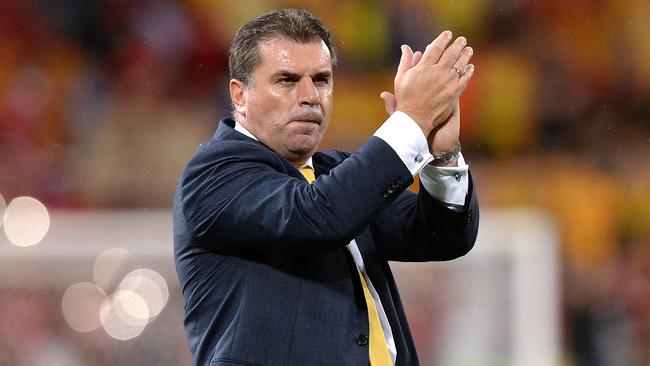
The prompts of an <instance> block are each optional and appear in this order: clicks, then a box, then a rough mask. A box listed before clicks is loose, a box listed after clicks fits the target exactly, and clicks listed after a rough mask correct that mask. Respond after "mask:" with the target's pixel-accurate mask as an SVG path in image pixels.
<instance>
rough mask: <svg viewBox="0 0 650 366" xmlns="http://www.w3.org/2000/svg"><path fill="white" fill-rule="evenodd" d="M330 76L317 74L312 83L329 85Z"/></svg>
mask: <svg viewBox="0 0 650 366" xmlns="http://www.w3.org/2000/svg"><path fill="white" fill-rule="evenodd" d="M329 83H330V78H329V77H328V76H317V77H315V78H314V84H316V85H329Z"/></svg>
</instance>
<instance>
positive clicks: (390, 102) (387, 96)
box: [379, 91, 397, 114]
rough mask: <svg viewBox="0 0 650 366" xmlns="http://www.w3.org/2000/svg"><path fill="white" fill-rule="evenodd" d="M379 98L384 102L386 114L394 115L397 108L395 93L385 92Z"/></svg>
mask: <svg viewBox="0 0 650 366" xmlns="http://www.w3.org/2000/svg"><path fill="white" fill-rule="evenodd" d="M379 97H380V98H381V99H383V100H384V107H385V108H386V112H388V114H393V112H395V107H396V106H397V101H396V100H395V96H394V95H393V93H389V92H387V91H383V92H381V94H379Z"/></svg>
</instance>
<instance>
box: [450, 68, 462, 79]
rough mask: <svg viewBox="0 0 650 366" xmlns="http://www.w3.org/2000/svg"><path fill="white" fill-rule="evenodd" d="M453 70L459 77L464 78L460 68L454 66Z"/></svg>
mask: <svg viewBox="0 0 650 366" xmlns="http://www.w3.org/2000/svg"><path fill="white" fill-rule="evenodd" d="M452 69H454V71H456V73H457V74H458V77H461V76H463V71H462V70H461V69H459V68H458V67H456V66H454V67H452Z"/></svg>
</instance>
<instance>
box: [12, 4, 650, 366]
mask: <svg viewBox="0 0 650 366" xmlns="http://www.w3.org/2000/svg"><path fill="white" fill-rule="evenodd" d="M278 7H304V8H307V9H308V10H311V11H312V12H313V13H314V14H315V15H317V16H318V17H320V18H321V19H322V20H323V21H324V22H325V23H326V24H327V25H328V26H329V27H330V28H331V30H332V31H333V33H334V35H335V37H336V38H337V46H338V49H339V66H338V67H337V69H336V70H335V104H334V110H335V112H334V117H333V120H332V123H331V125H330V129H329V132H328V135H327V136H326V138H325V140H324V142H323V145H322V148H324V149H327V148H338V149H342V150H347V151H354V150H355V149H356V148H357V147H359V146H360V145H361V144H362V143H363V142H364V141H365V140H366V139H367V138H368V136H369V135H371V134H372V132H373V131H374V130H375V129H376V128H377V127H378V126H379V125H380V124H381V123H382V122H383V120H384V119H385V118H386V112H385V111H384V108H383V104H382V102H381V99H380V98H379V93H380V92H381V91H382V90H391V89H392V78H393V76H394V72H395V68H396V64H397V62H398V59H399V46H400V45H401V44H403V43H406V44H409V45H411V46H412V47H413V48H416V49H423V48H424V46H425V45H426V44H427V43H428V42H429V41H430V40H431V39H432V38H433V37H435V36H436V35H437V34H438V33H440V32H441V31H443V30H445V29H450V30H452V32H453V33H454V34H455V35H456V36H459V35H464V36H466V37H467V38H468V40H469V44H470V45H471V46H472V47H473V48H474V50H475V56H474V58H473V60H472V62H473V63H474V64H475V65H476V73H475V76H474V78H473V80H472V82H471V84H470V86H469V87H468V89H467V90H466V91H465V93H464V95H463V97H462V99H461V110H462V131H461V134H462V138H461V141H462V143H463V154H464V156H465V158H466V160H467V161H468V163H469V164H470V167H471V170H472V173H473V176H474V180H475V182H476V187H477V190H478V195H479V199H480V202H481V206H482V207H500V208H503V207H510V208H518V207H534V208H537V209H539V210H541V211H543V212H546V213H547V214H548V215H549V216H550V217H551V218H552V219H553V221H554V222H555V225H556V226H557V228H558V233H559V239H560V249H559V253H560V272H559V276H560V293H559V299H560V302H559V306H560V310H559V313H560V315H561V318H560V319H559V323H560V324H561V332H562V334H561V339H562V363H563V364H566V365H650V3H649V2H648V1H647V0H597V1H593V0H592V1H587V0H577V1H533V0H492V1H489V0H436V1H434V0H419V1H415V0H404V1H389V0H383V1H369V0H345V1H333V2H312V1H281V0H266V1H236V2H235V1H225V0H184V1H181V0H178V1H173V0H144V1H126V0H104V1H94V2H89V1H83V0H61V1H56V2H54V1H47V0H30V1H16V0H0V9H2V10H1V11H0V49H2V51H1V52H0V194H1V196H0V198H1V197H4V199H0V201H5V202H6V203H5V204H2V205H0V210H2V211H4V209H3V207H4V206H8V205H10V202H11V201H12V200H13V199H15V198H16V197H20V196H30V197H34V198H36V199H38V200H39V201H40V202H42V203H43V204H44V205H45V207H47V208H48V209H52V210H57V209H62V210H125V209H129V210H159V209H162V210H165V209H169V208H170V205H171V200H172V196H173V191H174V189H175V185H176V181H177V179H178V176H179V173H180V171H181V170H182V169H183V167H184V164H185V163H186V162H187V160H188V159H189V157H190V156H191V154H192V153H193V151H194V149H195V148H196V146H197V145H198V144H199V143H200V142H201V141H203V140H206V139H208V138H209V137H210V136H211V134H212V133H213V131H214V130H215V128H216V126H217V123H218V120H219V118H221V117H224V116H227V115H228V114H229V108H230V106H229V100H228V95H227V89H226V86H227V81H228V75H227V51H228V47H229V42H230V40H231V39H232V37H233V35H234V32H236V30H237V28H238V27H239V26H240V25H241V24H242V23H243V22H245V21H247V20H248V19H250V18H251V17H254V16H256V15H259V14H261V13H263V12H265V11H268V10H271V9H273V8H278ZM0 203H2V202H0ZM81 212H83V211H81ZM170 225H171V223H170ZM5 228H6V226H5ZM79 230H83V227H80V228H79ZM0 245H11V244H10V243H9V242H8V241H6V240H5V241H0ZM470 255H471V254H470ZM173 280H174V278H173V277H170V278H168V281H169V282H172V281H173ZM171 286H172V285H171V284H170V287H171ZM174 286H176V287H177V286H178V285H177V284H176V285H174ZM176 290H177V289H176ZM172 291H173V289H172ZM62 296H63V294H62V291H56V290H47V289H46V290H43V289H39V288H38V286H36V289H34V286H20V284H18V285H14V286H7V285H5V286H4V287H2V288H0V304H4V305H3V306H0V309H3V308H5V307H7V306H8V307H11V306H15V307H18V306H21V307H22V306H24V305H25V304H28V305H29V304H34V303H35V302H36V303H38V301H41V300H42V298H46V300H43V301H46V302H47V303H48V304H49V303H50V302H51V304H53V305H52V306H54V307H55V308H56V307H59V306H60V305H59V303H60V299H61V297H62ZM50 298H53V299H54V300H51V299H50ZM39 299H41V300H39ZM48 301H50V302H48ZM175 306H177V307H178V309H181V305H179V304H176V305H175ZM54 311H55V312H56V311H58V310H56V309H55V310H54ZM52 314H54V313H52ZM57 314H58V313H57ZM41 316H42V317H47V313H46V314H45V315H43V314H41ZM50 316H53V315H51V314H50ZM25 318H26V319H32V320H33V323H34V324H36V325H33V326H34V327H36V328H37V327H38V326H40V325H39V324H41V323H43V322H44V323H47V324H49V323H48V321H45V320H42V319H41V320H34V319H33V318H32V317H31V315H26V316H25ZM174 319H175V320H176V321H177V322H180V319H176V318H174ZM0 320H2V317H1V316H0ZM39 322H41V323H39ZM0 324H2V322H0ZM7 324H9V323H8V322H5V323H4V324H2V325H0V365H32V364H37V363H34V362H32V361H27V360H26V358H25V355H24V353H27V352H23V351H24V350H27V349H30V347H31V346H27V345H25V344H22V343H20V342H16V341H8V339H9V338H13V334H15V333H16V332H18V333H20V332H19V331H18V330H16V329H15V328H11V327H10V326H9V325H7ZM18 326H19V325H18ZM43 326H45V325H43ZM47 326H48V327H54V328H53V329H56V327H65V324H64V323H62V324H59V325H52V324H49V325H47ZM414 328H416V326H414ZM173 329H174V332H180V333H179V335H176V336H174V337H173V339H175V340H178V342H181V343H182V342H183V341H184V338H183V334H182V329H181V328H180V325H179V324H176V325H174V328H173ZM416 338H417V334H416ZM25 339H26V340H25V341H24V342H26V343H30V337H26V338H25ZM416 341H417V339H416ZM75 342H76V341H75ZM75 344H77V346H76V347H77V348H79V349H83V350H84V351H83V352H81V354H82V356H79V359H81V360H82V361H79V364H89V365H103V364H120V363H119V362H115V359H111V358H110V357H107V356H101V357H100V356H97V354H103V353H102V352H109V351H107V350H105V349H103V348H102V347H103V346H102V342H101V341H98V342H90V343H84V344H83V345H82V346H79V345H78V344H79V343H78V342H77V343H75ZM421 344H422V343H421V342H420V343H418V346H419V347H422V345H421ZM183 346H184V344H181V345H179V346H178V347H180V349H182V351H179V353H178V354H180V355H181V356H178V358H171V359H169V358H168V359H167V360H155V361H151V362H149V361H142V362H144V364H169V365H174V364H179V363H181V364H182V363H183V362H187V360H188V358H187V357H188V356H187V353H186V352H187V351H186V350H185V349H183ZM21 347H22V348H21ZM116 349H119V348H116ZM422 351H423V350H422V349H420V352H421V353H423V352H422ZM111 352H117V351H115V349H113V351H111ZM424 353H426V351H425V352H424ZM89 355H94V356H89ZM432 359H434V358H432ZM111 360H112V361H111ZM124 364H129V362H128V361H124ZM485 364H487V363H485Z"/></svg>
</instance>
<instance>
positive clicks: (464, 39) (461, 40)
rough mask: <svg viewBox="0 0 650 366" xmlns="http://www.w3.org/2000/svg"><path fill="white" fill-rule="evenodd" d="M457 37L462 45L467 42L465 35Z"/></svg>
mask: <svg viewBox="0 0 650 366" xmlns="http://www.w3.org/2000/svg"><path fill="white" fill-rule="evenodd" d="M458 39H460V44H462V45H463V46H464V45H466V44H467V38H465V37H458Z"/></svg>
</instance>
